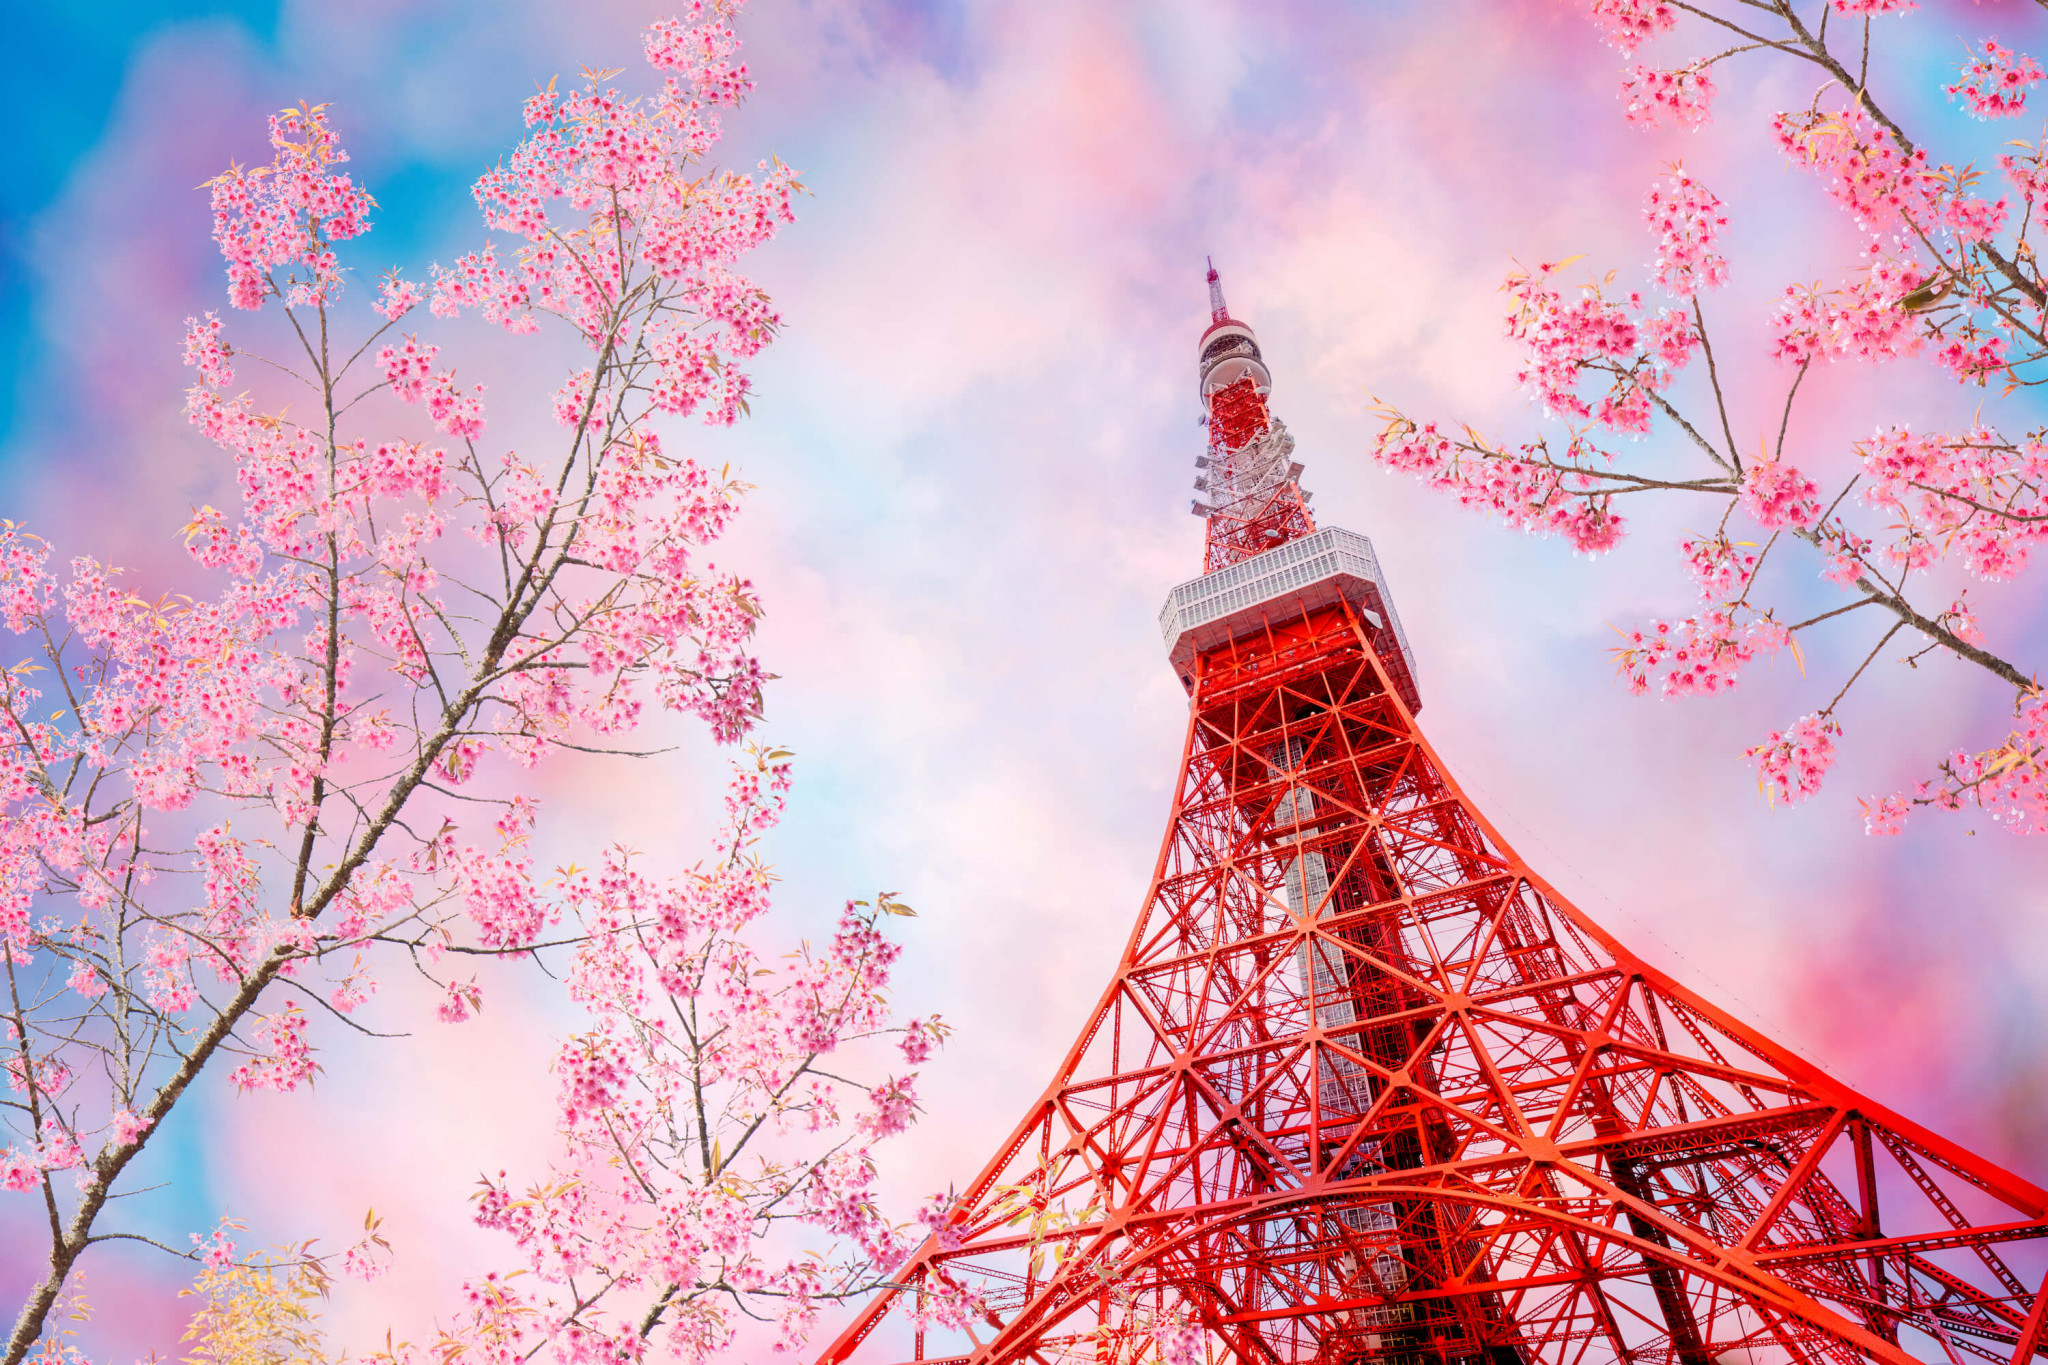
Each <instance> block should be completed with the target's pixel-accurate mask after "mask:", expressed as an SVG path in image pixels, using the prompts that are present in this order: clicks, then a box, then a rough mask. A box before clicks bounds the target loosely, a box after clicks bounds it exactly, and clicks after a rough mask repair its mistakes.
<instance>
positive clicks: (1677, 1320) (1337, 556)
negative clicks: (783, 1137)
mask: <svg viewBox="0 0 2048 1365" xmlns="http://www.w3.org/2000/svg"><path fill="white" fill-rule="evenodd" d="M1209 284H1210V302H1211V310H1212V313H1213V319H1212V325H1211V326H1210V327H1209V329H1208V331H1207V332H1205V333H1204V334H1203V336H1202V342H1201V349H1200V357H1201V360H1200V365H1201V393H1202V399H1203V402H1204V404H1205V406H1206V408H1207V411H1208V415H1209V422H1208V429H1209V444H1208V451H1207V453H1206V455H1205V456H1204V457H1203V458H1202V459H1201V460H1199V461H1197V463H1198V464H1199V465H1200V466H1201V468H1202V477H1201V478H1200V479H1199V480H1198V482H1197V484H1196V487H1197V488H1198V489H1200V490H1201V491H1202V492H1203V493H1204V495H1205V496H1204V498H1203V500H1201V501H1198V502H1197V503H1196V505H1195V511H1196V512H1197V513H1199V514H1201V515H1202V516H1204V517H1206V518H1207V521H1208V533H1207V546H1206V553H1205V555H1204V563H1203V568H1204V574H1203V576H1202V577H1200V578H1197V579H1195V580H1193V581H1192V582H1189V583H1185V584H1182V585H1181V586H1180V587H1178V588H1175V589H1174V590H1173V593H1172V594H1171V596H1170V597H1169V598H1168V600H1167V605H1166V609H1165V611H1164V613H1163V614H1162V616H1161V624H1162V627H1163V628H1164V632H1165V636H1166V643H1167V645H1168V648H1169V654H1170V657H1171V659H1172V661H1173V665H1174V667H1175V668H1176V670H1177V671H1178V673H1179V676H1180V677H1181V680H1182V681H1183V683H1184V684H1185V685H1186V686H1187V689H1188V693H1189V697H1190V713H1189V722H1188V731H1187V740H1186V744H1185V747H1184V749H1183V752H1182V757H1181V770H1180V781H1179V785H1178V787H1177V789H1176V793H1175V797H1174V803H1173V809H1172V812H1171V815H1170V816H1169V819H1168V824H1167V831H1166V838H1165V842H1164V846H1163V847H1162V848H1161V850H1160V853H1159V861H1158V864H1157V867H1156V869H1155V871H1154V874H1153V880H1152V886H1151V890H1150V892H1149V894H1148V895H1147V896H1146V899H1145V904H1144V907H1143V909H1142V910H1141V911H1140V912H1139V915H1138V922H1137V926H1136V928H1135V929H1134V930H1133V931H1132V933H1131V937H1130V941H1129V943H1128V945H1127V946H1126V947H1125V949H1124V953H1123V959H1122V961H1121V962H1120V963H1118V965H1117V968H1116V972H1115V974H1114V976H1113V977H1112V978H1111V980H1110V983H1109V987H1108V989H1107V990H1106V991H1104V992H1103V995H1102V997H1101V1000H1100V1001H1099V1003H1097V1004H1096V1006H1095V1007H1094V1009H1093V1011H1092V1012H1091V1013H1090V1014H1089V1015H1088V1017H1087V1018H1086V1020H1085V1021H1083V1023H1082V1026H1081V1029H1080V1034H1079V1037H1078V1039H1077V1040H1076V1041H1075V1043H1074V1045H1073V1047H1072V1048H1071V1049H1070V1050H1069V1052H1068V1053H1067V1056H1066V1059H1065V1061H1064V1062H1063V1063H1062V1064H1061V1066H1060V1068H1059V1072H1058V1074H1057V1075H1056V1076H1055V1077H1054V1078H1053V1080H1052V1083H1051V1085H1049V1086H1048V1087H1047V1088H1046V1090H1045V1092H1044V1094H1043V1095H1041V1096H1040V1097H1039V1098H1038V1099H1037V1100H1036V1102H1034V1103H1033V1104H1032V1105H1031V1106H1030V1108H1029V1109H1028V1111H1027V1112H1026V1114H1025V1115H1024V1118H1023V1120H1022V1122H1020V1123H1019V1124H1018V1125H1017V1127H1016V1128H1015V1130H1014V1131H1013V1132H1012V1133H1011V1135H1010V1138H1009V1140H1008V1141H1007V1142H1005V1143H1004V1144H1003V1145H1002V1147H1001V1149H1000V1150H999V1151H997V1152H996V1154H995V1156H994V1158H993V1159H992V1160H991V1161H989V1163H988V1164H987V1165H986V1166H985V1167H984V1168H983V1169H982V1171H981V1173H980V1174H979V1175H978V1176H977V1177H975V1179H974V1180H973V1181H972V1182H971V1183H970V1184H968V1185H967V1186H966V1187H965V1189H964V1191H963V1192H962V1195H961V1198H960V1201H959V1203H958V1205H957V1206H956V1208H955V1211H954V1213H953V1216H952V1219H951V1223H950V1225H948V1226H947V1227H946V1228H945V1229H944V1231H943V1232H942V1233H941V1234H940V1235H937V1236H934V1237H932V1238H930V1239H928V1240H927V1241H926V1242H925V1244H924V1245H923V1246H922V1247H921V1248H920V1249H919V1250H918V1251H917V1253H916V1254H915V1255H914V1256H913V1257H912V1259H911V1260H910V1261H909V1262H908V1264H906V1265H905V1266H903V1267H902V1268H901V1270H900V1271H899V1272H898V1274H897V1276H896V1281H897V1284H898V1286H899V1287H898V1288H897V1289H895V1290H893V1291H890V1292H888V1293H885V1294H884V1295H883V1296H881V1297H880V1298H878V1299H876V1300H875V1301H874V1302H872V1303H870V1304H869V1305H868V1306H867V1307H866V1309H865V1310H864V1311H863V1312H862V1313H861V1315H860V1316H859V1317H858V1318H857V1319H856V1320H855V1322H854V1323H853V1324H852V1325H851V1326H850V1327H849V1328H847V1330H846V1331H845V1332H844V1333H843V1334H842V1335H841V1336H840V1338H839V1339H838V1340H837V1341H836V1342H834V1343H833V1344H832V1346H831V1347H830V1348H829V1349H828V1350H827V1351H826V1352H825V1353H824V1355H823V1356H822V1357H821V1361H820V1365H842V1362H847V1361H860V1362H866V1361H870V1360H872V1361H876V1362H885V1361H892V1360H900V1359H904V1358H906V1357H908V1358H914V1359H917V1360H930V1361H946V1362H956V1363H957V1365H970V1363H971V1365H995V1363H996V1362H1012V1361H1025V1360H1030V1361H1034V1362H1039V1365H1064V1363H1065V1362H1077V1363H1078V1362H1082V1361H1087V1362H1099V1363H1100V1365H1125V1363H1126V1362H1129V1363H1131V1365H1136V1362H1140V1361H1144V1360H1147V1359H1154V1358H1157V1357H1158V1356H1159V1354H1160V1353H1161V1349H1162V1348H1161V1346H1160V1344H1159V1343H1160V1342H1161V1341H1162V1340H1165V1341H1166V1342H1168V1343H1169V1344H1170V1346H1171V1349H1170V1350H1169V1351H1168V1354H1169V1355H1173V1356H1177V1357H1178V1358H1179V1359H1181V1360H1186V1359H1188V1358H1189V1357H1190V1355H1200V1356H1205V1357H1206V1359H1207V1361H1209V1362H1212V1365H1220V1363H1221V1362H1226V1361H1236V1362H1244V1363H1245V1365H1253V1363H1260V1365H1296V1363H1297V1362H1317V1365H1324V1363H1327V1365H1353V1363H1354V1362H1388V1363H1389V1365H1454V1363H1456V1362H1468V1361H1469V1362H1474V1363H1475V1365H1539V1363H1540V1365H1579V1362H1588V1363H1594V1362H1598V1363H1602V1365H1604V1363H1606V1362H1630V1363H1631V1365H1790V1363H1791V1362H1801V1365H1805V1363H1806V1362H1812V1363H1813V1365H1819V1363H1820V1362H1843V1363H1844V1365H1846V1363H1847V1362H1852V1361H1856V1360H1858V1359H1861V1358H1868V1359H1871V1360H1877V1361H1885V1362H1894V1363H1895V1365H1908V1363H1909V1362H1915V1361H1930V1362H1932V1361H1940V1360H1942V1359H1944V1358H1945V1359H1947V1360H1948V1361H1951V1362H1954V1365H1976V1362H1977V1361H1980V1360H1981V1361H1994V1362H2010V1365H2030V1362H2031V1358H2032V1357H2033V1356H2034V1355H2035V1354H2036V1353H2038V1352H2041V1351H2042V1349H2043V1340H2042V1316H2043V1306H2044V1305H2048V1297H2043V1296H2042V1294H2041V1292H2040V1291H2041V1289H2042V1288H2043V1285H2042V1276H2043V1273H2044V1270H2048V1238H2044V1235H2048V1217H2044V1215H2048V1194H2044V1192H2043V1191H2042V1190H2040V1189H2038V1188H2036V1187H2035V1186H2034V1185H2032V1184H2030V1183H2028V1182H2027V1181H2025V1180H2022V1179H2020V1178H2018V1177H2017V1176H2015V1175H2012V1174H2010V1173H2009V1172H2007V1171H2004V1170H2001V1169H1999V1168H1998V1167H1997V1166H1995V1165H1993V1164H1992V1163H1991V1162H1988V1161H1985V1160H1983V1159H1982V1158H1980V1157H1978V1156H1976V1155H1974V1154H1972V1153H1970V1152H1968V1151H1965V1150H1963V1149H1962V1148H1960V1147H1958V1146H1957V1145H1956V1144H1954V1143H1952V1142H1948V1141H1946V1140H1944V1139H1942V1138H1940V1137H1938V1136H1936V1135H1935V1134H1933V1133H1931V1132H1929V1131H1927V1130H1926V1129H1924V1128H1921V1127H1920V1126H1918V1125H1917V1124H1914V1123H1912V1122H1910V1121H1908V1120H1906V1119H1904V1118H1901V1117H1900V1116H1898V1115H1896V1114H1894V1113H1892V1112H1890V1111H1889V1110H1887V1109H1885V1108H1883V1107H1882V1106H1879V1105H1876V1104H1873V1103H1871V1102H1870V1101H1869V1100H1868V1099H1866V1098H1864V1097H1863V1096H1862V1095H1859V1094H1857V1093H1856V1092H1855V1091H1853V1090H1851V1089H1849V1088H1848V1087H1847V1086H1845V1085H1842V1084H1841V1083H1840V1082H1837V1081H1835V1080H1833V1079H1831V1078H1830V1077H1828V1076H1827V1075H1825V1074H1823V1073H1822V1072H1821V1071H1820V1070H1819V1069H1818V1068H1816V1067H1814V1066H1812V1065H1810V1064H1808V1063H1807V1062H1804V1061H1802V1060H1801V1059H1800V1058H1798V1057H1796V1056H1794V1055H1793V1054H1792V1053H1791V1052H1789V1051H1787V1050H1786V1049H1784V1048H1782V1047H1779V1046H1778V1045H1777V1044H1775V1043H1773V1042H1771V1041H1770V1040H1769V1039H1768V1038H1765V1037H1763V1036H1762V1035H1761V1034H1759V1033H1757V1032H1756V1031H1755V1030H1753V1029H1750V1028H1747V1027H1745V1026H1744V1025H1742V1024H1741V1023H1739V1022H1737V1021H1736V1020H1734V1019H1732V1018H1730V1017H1729V1016H1728V1015H1726V1014H1724V1013H1723V1012H1722V1011H1720V1010H1719V1009H1717V1008H1715V1007H1714V1006H1713V1005H1711V1004H1709V1003H1707V1002H1706V1001H1705V1000H1703V999H1701V998H1700V997H1699V996H1697V995H1695V994H1693V993H1692V992H1691V991H1689V990H1687V989H1686V988H1685V987H1683V986H1681V985H1679V984H1677V983H1676V982H1675V981H1673V980H1671V979H1670V978H1669V977H1666V976H1665V975H1664V974H1662V973H1661V972H1659V971H1657V970H1655V969H1654V968H1652V967H1649V966H1648V965H1646V964H1645V963H1643V962H1642V961H1641V960H1640V959H1638V958H1636V957H1635V956H1634V955H1633V954H1631V953H1630V952H1629V951H1628V950H1627V949H1626V948H1624V947H1622V946H1621V945H1620V944H1619V943H1617V942H1615V941H1614V940H1613V939H1612V938H1610V937H1609V936H1608V935H1607V934H1606V933H1605V932H1604V931H1603V930H1601V929H1600V927H1599V926H1597V925H1596V924H1594V923H1593V922H1592V921H1591V920H1589V919H1588V918H1587V917H1586V916H1585V915H1584V914H1582V913H1581V912H1580V911H1578V910H1577V909H1576V908H1574V907H1573V906H1571V905H1570V904H1568V903H1567V902H1566V901H1565V900H1564V898H1563V897H1561V896H1559V895H1558V894H1557V893H1556V892H1555V891H1554V890H1552V889H1551V888H1550V887H1549V886H1548V885H1547V884H1546V883H1545V882H1544V881H1543V879H1542V878H1541V877H1539V876H1537V875H1536V874H1535V873H1534V872H1532V871H1531V870H1530V868H1529V867H1528V865H1527V864H1526V863H1524V862H1523V861H1522V859H1521V858H1520V857H1519V856H1518V855H1517V854H1516V853H1515V852H1514V851H1513V850H1512V849H1510V848H1509V847H1508V846H1507V843H1506V842H1505V841H1504V840H1503V839H1502V838H1501V837H1500V835H1499V833H1498V832H1497V831H1496V830H1495V829H1494V828H1493V826H1492V825H1491V824H1489V823H1488V822H1487V820H1486V818H1485V816H1483V815H1482V814H1481V813H1480V812H1479V811H1478V809H1477V808H1476V807H1474V805H1473V804H1472V802H1471V801H1470V800H1469V799H1468V798H1467V797H1466V796H1465V795H1464V793H1463V792H1461V791H1460V790H1459V789H1458V786H1457V784H1456V783H1455V782H1453V781H1452V780H1451V778H1450V776H1449V775H1448V774H1447V773H1446V772H1445V770H1444V768H1443V765H1442V764H1441V763H1440V762H1439V761H1438V760H1437V757H1436V755H1435V753H1434V751H1433V750H1432V749H1431V748H1430V746H1429V742H1428V741H1427V740H1426V739H1425V738H1424V737H1423V735H1422V732H1421V730H1419V729H1418V728H1417V726H1416V723H1415V713H1416V712H1417V711H1418V710H1419V709H1420V697H1419V695H1418V693H1417V690H1416V685H1415V671H1414V666H1413V662H1412V660H1411V658H1410V654H1409V650H1408V647H1407V642H1406V640H1405V638H1404V636H1403V634H1402V631H1401V627H1400V623H1399V621H1398V619H1397V618H1396V617H1395V615H1394V610H1393V604H1392V602H1391V601H1390V600H1389V598H1388V595H1387V592H1386V586H1385V579H1384V578H1383V577H1382V576H1381V574H1380V572H1379V568H1378V566H1377V564H1376V563H1375V561H1374V559H1373V553H1372V548H1371V546H1370V544H1369V543H1368V542H1367V541H1366V540H1365V538H1364V537H1363V536H1359V535H1355V534H1353V533H1351V532H1348V531H1342V530H1337V529H1334V528H1330V529H1324V530H1317V529H1316V526H1315V522H1314V519H1313V518H1312V517H1311V516H1310V514H1309V509H1308V497H1307V495H1306V494H1304V493H1303V492H1302V490H1301V487H1300V484H1299V482H1298V478H1299V475H1300V472H1301V466H1300V465H1299V464H1296V463H1294V461H1293V459H1292V452H1293V444H1294V443H1293V440H1292V438H1291V437H1289V436H1288V435H1287V433H1286V430H1285V428H1284V427H1283V426H1282V425H1281V424H1280V423H1279V422H1278V421H1277V420H1276V419H1274V418H1273V417H1272V415H1271V414H1270V412H1269V411H1268V409H1267V406H1266V394H1267V392H1268V391H1269V389H1270V387H1271V377H1270V375H1269V373H1268V371H1267V369H1266V366H1265V363H1264V360H1263V358H1262V357H1261V355H1260V352H1259V347H1258V342H1257V339H1256V338H1255V337H1254V335H1253V334H1252V331H1251V329H1250V328H1248V327H1246V326H1245V325H1244V324H1242V323H1240V322H1238V321H1236V320H1234V319H1233V318H1231V317H1230V316H1229V314H1228V312H1227V310H1226V309H1225V307H1224V303H1223V296H1222V291H1221V288H1220V286H1219V284H1218V281H1217V277H1216V272H1215V270H1214V269H1213V268H1212V269H1211V270H1210V272H1209ZM939 1286H949V1287H951V1288H953V1289H955V1290H965V1291H969V1292H971V1293H972V1294H974V1295H976V1296H978V1299H979V1301H980V1303H981V1305H982V1308H981V1310H979V1311H978V1312H977V1316H976V1321H975V1322H974V1323H973V1324H972V1325H971V1327H970V1330H969V1331H968V1332H967V1333H965V1334H960V1333H953V1332H946V1333H941V1332H940V1331H939V1330H937V1329H936V1328H933V1329H930V1330H927V1327H926V1326H925V1325H924V1324H923V1320H922V1317H921V1315H920V1312H919V1307H920V1304H922V1303H924V1302H926V1301H927V1297H928V1295H929V1293H930V1292H931V1291H932V1290H933V1289H934V1288H936V1287H939ZM892 1310H894V1315H895V1318H896V1319H897V1322H895V1323H892V1324H891V1325H889V1326H887V1327H883V1326H882V1325H883V1324H884V1323H885V1321H887V1320H888V1319H890V1317H891V1314H892ZM878 1327H880V1328H882V1330H879V1331H878V1330H877V1329H878ZM942 1338H943V1340H942Z"/></svg>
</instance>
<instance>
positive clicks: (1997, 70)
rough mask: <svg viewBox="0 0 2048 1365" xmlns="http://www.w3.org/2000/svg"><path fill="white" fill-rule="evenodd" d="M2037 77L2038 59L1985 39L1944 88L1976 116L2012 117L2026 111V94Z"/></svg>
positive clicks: (1986, 117) (2040, 77) (2038, 80)
mask: <svg viewBox="0 0 2048 1365" xmlns="http://www.w3.org/2000/svg"><path fill="white" fill-rule="evenodd" d="M2041 80H2042V71H2041V65H2040V63H2039V62H2036V61H2035V60H2034V59H2033V58H2032V57H2029V56H2027V55H2026V54H2025V53H2024V52H2015V51H2013V50H2012V49H2011V48H2009V47H2004V46H2001V45H2000V44H1999V42H1998V40H1997V39H1995V38H1986V39H1985V40H1984V51H1983V53H1982V55H1978V54H1976V53H1972V54H1971V56H1970V60H1969V61H1967V62H1965V63H1963V71H1962V76H1961V77H1960V78H1959V79H1958V80H1957V81H1956V83H1955V84H1954V85H1950V86H1946V87H1944V89H1946V90H1947V91H1948V97H1949V98H1950V99H1957V98H1960V99H1961V100H1962V101H1963V105H1964V107H1965V108H1967V109H1968V110H1969V111H1970V113H1971V114H1973V115H1975V116H1976V117H1978V118H1982V119H1993V118H2016V117H2018V116H2019V115H2021V114H2023V113H2025V112H2026V109H2027V95H2028V94H2029V92H2031V91H2032V90H2033V88H2034V87H2035V86H2037V85H2039V84H2040V83H2041Z"/></svg>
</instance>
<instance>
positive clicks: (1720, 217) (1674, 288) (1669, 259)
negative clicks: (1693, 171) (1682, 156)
mask: <svg viewBox="0 0 2048 1365" xmlns="http://www.w3.org/2000/svg"><path fill="white" fill-rule="evenodd" d="M1643 221H1644V222H1646V223H1648V224H1649V225H1650V231H1651V232H1653V233H1655V234H1656V237H1657V263H1656V265H1655V267H1654V272H1655V278H1656V281H1657V284H1658V285H1659V286H1660V287H1661V288H1663V289H1665V290H1667V291H1669V292H1670V293H1672V294H1675V295H1677V296H1678V297H1680V298H1691V297H1692V296H1693V295H1694V294H1697V293H1698V292H1699V291H1700V290H1702V289H1718V288H1719V287H1720V286H1722V285H1724V284H1726V283H1728V261H1727V258H1726V257H1724V256H1722V255H1720V254H1719V253H1718V252H1716V251H1715V250H1714V240H1715V239H1716V238H1717V237H1719V236H1720V235H1721V233H1722V232H1723V231H1725V230H1726V229H1727V227H1728V215H1727V213H1726V212H1725V211H1724V210H1723V207H1722V204H1721V200H1720V199H1719V197H1717V196H1716V195H1715V194H1714V192H1713V191H1711V190H1709V189H1708V188H1707V187H1706V186H1705V185H1702V184H1700V183H1699V182H1698V181H1697V180H1694V179H1693V178H1692V177H1691V176H1689V175H1687V174H1686V173H1685V168H1684V167H1683V166H1673V167H1672V168H1671V173H1670V174H1669V175H1667V176H1666V177H1665V178H1664V179H1663V180H1662V181H1659V182H1658V183H1657V184H1654V185H1652V186H1651V187H1650V193H1649V195H1648V197H1647V198H1646V199H1645V200H1644V202H1643Z"/></svg>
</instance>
